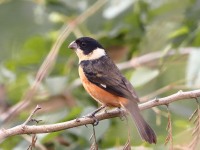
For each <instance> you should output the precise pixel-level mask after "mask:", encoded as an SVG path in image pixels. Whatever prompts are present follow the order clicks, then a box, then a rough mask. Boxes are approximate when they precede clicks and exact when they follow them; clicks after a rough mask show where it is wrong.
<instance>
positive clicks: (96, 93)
mask: <svg viewBox="0 0 200 150" xmlns="http://www.w3.org/2000/svg"><path fill="white" fill-rule="evenodd" d="M79 75H80V78H81V81H82V84H83V86H84V88H85V90H86V91H87V92H88V93H89V94H90V95H91V96H92V98H94V99H95V100H96V101H98V102H99V103H101V104H104V105H106V106H110V107H120V106H121V105H120V104H123V103H126V102H127V99H125V98H122V97H119V96H116V95H113V94H111V93H109V92H107V91H106V90H104V89H102V88H100V87H98V86H97V85H95V84H93V83H91V82H90V81H88V79H87V78H86V76H85V74H84V72H83V69H82V68H81V67H79Z"/></svg>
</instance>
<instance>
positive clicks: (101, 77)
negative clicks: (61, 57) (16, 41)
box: [68, 37, 157, 144]
mask: <svg viewBox="0 0 200 150" xmlns="http://www.w3.org/2000/svg"><path fill="white" fill-rule="evenodd" d="M68 48H70V49H73V50H74V51H75V52H76V54H77V56H78V58H79V76H80V78H81V81H82V84H83V86H84V88H85V90H86V91H87V92H88V93H89V94H90V96H91V97H92V98H94V99H95V100H96V101H97V102H99V103H100V104H101V107H100V108H99V109H97V110H96V111H95V113H96V112H98V111H99V110H101V109H102V108H105V107H119V108H120V107H123V108H125V109H126V110H127V111H128V112H129V114H130V115H131V117H132V118H133V120H134V122H135V125H136V127H137V129H138V132H139V134H140V136H141V138H142V139H144V140H145V141H147V142H149V143H150V144H152V143H155V144H156V141H157V139H156V134H155V132H154V131H153V129H152V128H151V127H150V126H149V125H148V124H147V122H146V121H145V120H144V119H143V117H142V115H141V114H140V110H139V107H138V104H137V103H138V102H139V98H138V96H137V94H136V92H135V90H134V88H133V86H132V85H131V83H130V82H129V81H128V80H127V79H126V78H125V77H124V76H123V75H122V74H121V72H120V71H119V69H118V68H117V66H116V65H115V64H114V62H113V61H112V60H111V58H110V57H109V56H108V55H107V53H106V51H105V49H104V48H103V47H102V46H101V44H100V43H99V42H97V41H96V40H95V39H93V38H90V37H81V38H78V39H76V40H75V41H73V42H71V43H70V44H69V46H68Z"/></svg>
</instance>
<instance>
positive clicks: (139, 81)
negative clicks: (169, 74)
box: [130, 67, 159, 87]
mask: <svg viewBox="0 0 200 150" xmlns="http://www.w3.org/2000/svg"><path fill="white" fill-rule="evenodd" d="M158 75H159V70H158V69H149V68H146V67H140V68H138V69H136V71H135V72H134V73H133V75H132V77H131V79H130V81H131V83H132V84H133V85H134V86H135V87H136V86H142V85H144V84H146V83H148V82H149V81H151V80H152V79H154V78H156V77H157V76H158Z"/></svg>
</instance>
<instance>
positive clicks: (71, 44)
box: [68, 41, 78, 49]
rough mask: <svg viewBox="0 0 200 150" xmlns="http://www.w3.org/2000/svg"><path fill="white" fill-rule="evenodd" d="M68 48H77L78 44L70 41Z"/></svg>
mask: <svg viewBox="0 0 200 150" xmlns="http://www.w3.org/2000/svg"><path fill="white" fill-rule="evenodd" d="M68 48H70V49H77V48H78V45H77V44H76V42H75V41H73V42H71V43H70V44H69V46H68Z"/></svg>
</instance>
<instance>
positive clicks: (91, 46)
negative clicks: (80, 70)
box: [68, 37, 106, 62]
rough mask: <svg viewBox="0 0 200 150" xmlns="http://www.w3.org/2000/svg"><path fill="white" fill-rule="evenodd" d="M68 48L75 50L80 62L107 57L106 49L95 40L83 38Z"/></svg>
mask: <svg viewBox="0 0 200 150" xmlns="http://www.w3.org/2000/svg"><path fill="white" fill-rule="evenodd" d="M68 48H70V49H73V50H75V52H76V54H77V56H78V57H79V62H81V61H83V60H94V59H98V58H100V57H102V56H105V55H106V52H105V50H104V48H103V47H102V46H101V44H99V43H98V42H97V41H96V40H95V39H93V38H90V37H81V38H78V39H76V40H75V41H73V42H71V43H70V44H69V46H68Z"/></svg>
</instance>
